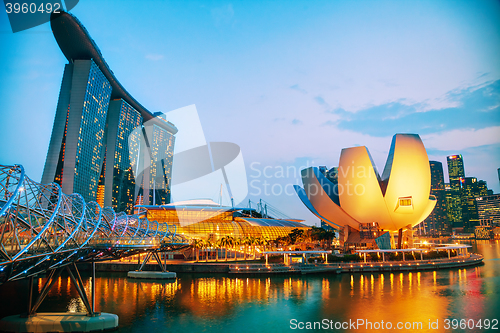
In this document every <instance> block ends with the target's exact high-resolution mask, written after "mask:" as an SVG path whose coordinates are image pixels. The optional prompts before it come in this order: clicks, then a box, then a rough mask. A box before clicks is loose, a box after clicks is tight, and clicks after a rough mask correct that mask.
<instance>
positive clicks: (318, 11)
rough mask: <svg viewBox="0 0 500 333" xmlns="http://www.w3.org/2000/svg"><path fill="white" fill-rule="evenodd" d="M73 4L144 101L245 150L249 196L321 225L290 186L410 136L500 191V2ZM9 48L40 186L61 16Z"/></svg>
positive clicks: (14, 90)
mask: <svg viewBox="0 0 500 333" xmlns="http://www.w3.org/2000/svg"><path fill="white" fill-rule="evenodd" d="M2 8H3V7H2ZM71 12H72V14H74V15H75V16H76V17H77V18H78V19H79V20H80V21H81V22H82V23H83V24H84V25H85V27H86V28H87V30H88V31H89V33H90V35H91V36H92V38H93V39H94V40H95V42H96V43H97V45H98V46H99V48H100V50H101V52H102V54H103V56H104V58H105V59H106V61H107V63H108V64H109V66H110V67H111V68H112V70H113V72H114V73H115V75H116V77H117V78H118V79H119V80H120V82H121V83H122V84H123V86H124V87H125V88H126V89H127V90H128V91H129V92H130V93H131V94H132V95H133V96H134V97H135V98H136V99H137V100H138V101H139V102H141V103H142V104H143V105H144V106H145V107H146V108H148V109H149V110H151V111H153V112H154V111H163V112H168V111H171V110H174V109H178V108H181V107H184V106H187V105H192V104H195V105H196V108H197V110H198V114H199V117H200V121H201V124H202V126H203V130H204V133H205V136H206V139H207V141H228V142H234V143H236V144H238V145H239V146H240V147H241V150H242V153H243V157H244V160H245V164H246V166H247V175H248V181H249V184H251V185H249V191H250V194H249V196H248V198H249V199H252V200H253V201H256V200H258V198H260V197H262V198H263V199H264V200H266V201H268V202H270V203H271V204H272V205H274V206H276V207H278V208H279V209H280V210H282V211H284V212H286V214H287V215H290V216H293V217H297V218H302V219H305V220H306V222H307V223H308V224H317V223H318V219H317V218H316V217H314V216H313V215H312V214H310V213H309V212H308V210H307V208H305V207H304V206H303V205H302V203H301V202H300V200H299V199H298V198H297V197H296V196H295V195H293V194H292V193H291V191H290V189H288V193H289V195H287V194H285V193H281V191H280V188H281V189H286V188H285V187H284V186H285V185H286V184H301V181H300V179H299V177H300V174H299V171H300V168H301V167H306V166H310V165H315V166H319V165H326V166H327V167H332V166H336V165H337V164H338V159H339V156H340V151H341V149H342V148H345V147H352V146H359V145H361V146H367V147H368V149H369V150H370V153H371V155H372V157H373V159H374V161H375V163H376V165H377V168H378V170H383V168H384V165H385V161H386V158H387V154H388V150H389V147H390V143H391V138H392V136H393V135H394V134H396V133H417V134H419V135H420V137H421V138H422V140H423V143H424V145H425V147H426V149H427V152H428V155H429V159H430V160H437V161H441V162H442V163H443V166H444V167H445V181H446V182H447V181H448V175H447V172H446V156H447V155H451V154H462V155H463V158H464V164H465V172H466V176H473V177H477V178H478V179H483V180H486V181H487V182H488V186H489V188H491V189H493V190H494V191H495V192H496V193H498V192H499V191H500V186H499V181H498V176H497V168H499V167H500V2H498V1H486V0H484V1H435V0H432V1H237V2H235V1H231V2H227V1H198V2H195V1H124V0H120V1H93V0H81V1H80V2H79V3H78V5H76V7H75V8H74V9H72V10H71ZM0 43H1V48H0V62H1V64H2V70H1V72H0V73H1V74H0V78H1V81H0V115H1V123H0V124H1V131H0V147H1V148H0V164H23V165H24V166H25V169H26V172H27V174H28V175H29V176H30V177H31V178H32V179H34V180H37V181H39V180H40V179H41V174H42V170H43V166H44V163H45V157H46V153H47V148H48V144H49V139H50V135H51V130H52V124H53V120H54V115H55V109H56V104H57V99H58V94H59V89H60V84H61V79H62V74H63V69H64V64H66V63H67V61H66V58H65V57H64V55H63V54H62V52H61V51H60V49H59V47H58V45H57V43H56V41H55V39H54V37H53V35H52V33H51V30H50V25H49V23H46V24H43V25H41V26H38V27H35V28H32V29H29V30H26V31H22V32H18V33H15V34H14V33H12V31H11V28H10V26H9V21H8V18H7V15H6V13H5V12H4V11H3V10H2V11H1V13H0ZM265 167H267V169H266V172H267V175H269V176H271V177H269V178H266V177H264V176H263V175H262V174H261V173H262V171H264V168H265ZM282 169H284V170H287V171H288V172H284V173H281V170H282ZM259 174H260V176H259ZM264 181H267V184H269V185H264ZM273 185H274V192H275V194H273V193H270V192H271V188H272V186H273ZM265 186H267V191H268V193H265V191H266V188H265ZM259 191H260V193H259ZM211 193H214V197H212V199H214V200H217V198H216V196H217V193H218V189H217V188H214V189H213V191H211ZM174 194H175V193H174ZM197 196H198V194H197V193H193V198H196V197H197Z"/></svg>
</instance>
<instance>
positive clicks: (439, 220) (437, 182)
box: [424, 161, 450, 235]
mask: <svg viewBox="0 0 500 333" xmlns="http://www.w3.org/2000/svg"><path fill="white" fill-rule="evenodd" d="M429 166H430V168H431V195H434V196H435V197H436V207H435V208H434V210H433V211H432V212H431V214H430V215H429V216H428V217H427V218H426V219H425V220H424V224H425V231H426V233H428V234H433V235H435V234H442V233H447V232H449V231H450V228H449V225H448V217H447V212H446V192H445V187H444V176H443V164H442V163H441V162H438V161H429Z"/></svg>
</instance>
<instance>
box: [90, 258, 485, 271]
mask: <svg viewBox="0 0 500 333" xmlns="http://www.w3.org/2000/svg"><path fill="white" fill-rule="evenodd" d="M482 263H483V256H482V255H480V254H468V255H467V256H456V257H451V258H441V259H431V260H411V261H386V262H376V261H367V262H347V263H345V262H343V263H330V264H323V263H310V264H291V265H285V264H283V263H272V264H268V265H266V264H263V263H260V262H256V261H229V262H224V261H219V262H214V261H211V262H194V261H183V260H168V261H167V265H166V267H167V270H168V271H170V272H176V273H229V274H257V275H261V274H262V275H269V274H313V273H333V274H341V273H353V272H360V273H363V272H398V271H402V272H405V271H420V270H436V269H446V268H462V267H470V266H475V265H480V264H482ZM84 265H85V264H82V266H83V267H82V268H83V269H85V266H84ZM138 267H139V265H138V264H137V263H131V262H120V261H107V262H101V263H97V264H96V270H97V271H101V272H128V271H133V270H136V269H137V268H138ZM89 269H90V265H89ZM143 270H146V271H157V270H160V267H159V266H158V265H157V264H156V263H149V264H146V265H144V268H143Z"/></svg>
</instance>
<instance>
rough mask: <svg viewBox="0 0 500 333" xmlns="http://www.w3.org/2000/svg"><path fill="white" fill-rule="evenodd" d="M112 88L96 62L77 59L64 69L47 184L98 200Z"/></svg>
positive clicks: (51, 142) (50, 147)
mask: <svg viewBox="0 0 500 333" xmlns="http://www.w3.org/2000/svg"><path fill="white" fill-rule="evenodd" d="M110 96H111V85H110V83H109V81H108V80H107V79H106V77H105V76H104V75H103V73H102V72H101V70H100V69H99V67H98V66H97V65H96V63H95V62H94V61H93V60H74V61H73V62H72V63H70V64H67V65H66V67H65V70H64V75H63V80H62V84H61V91H60V94H59V102H58V103H57V109H56V116H55V119H54V127H53V130H52V137H51V140H50V146H49V151H48V154H47V160H46V163H45V168H44V172H43V176H42V182H43V183H51V182H54V181H55V182H56V183H59V185H61V186H62V188H63V191H64V192H66V193H73V192H76V193H80V194H81V195H82V196H83V198H84V199H85V200H86V201H95V200H96V197H97V185H98V183H99V176H100V175H101V164H102V163H101V161H102V159H103V158H104V153H105V147H104V132H105V130H106V116H107V112H108V105H109V99H110Z"/></svg>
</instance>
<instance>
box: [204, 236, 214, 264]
mask: <svg viewBox="0 0 500 333" xmlns="http://www.w3.org/2000/svg"><path fill="white" fill-rule="evenodd" d="M204 246H205V262H208V249H209V248H211V247H212V242H211V241H210V240H209V239H206V240H205V241H204Z"/></svg>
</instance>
